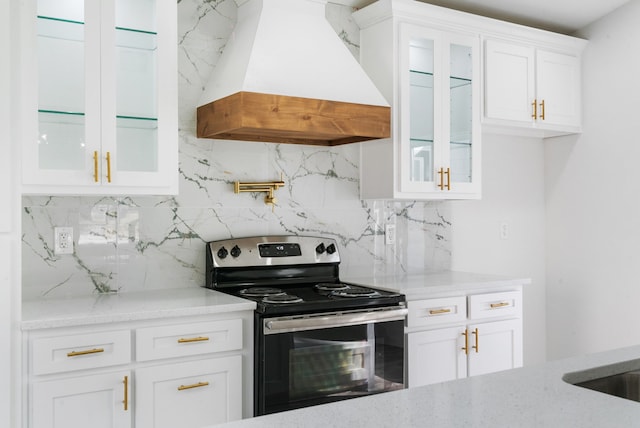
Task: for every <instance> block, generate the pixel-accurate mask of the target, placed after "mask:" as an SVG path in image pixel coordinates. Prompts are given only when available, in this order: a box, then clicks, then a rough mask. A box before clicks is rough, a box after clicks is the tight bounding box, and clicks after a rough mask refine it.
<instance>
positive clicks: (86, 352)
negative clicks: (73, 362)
mask: <svg viewBox="0 0 640 428" xmlns="http://www.w3.org/2000/svg"><path fill="white" fill-rule="evenodd" d="M100 352H104V348H94V349H86V350H84V351H72V352H69V353H67V357H77V356H78V355H89V354H99V353H100Z"/></svg>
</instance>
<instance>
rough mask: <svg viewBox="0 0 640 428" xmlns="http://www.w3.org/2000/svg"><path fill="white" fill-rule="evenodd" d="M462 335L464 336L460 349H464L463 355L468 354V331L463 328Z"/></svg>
mask: <svg viewBox="0 0 640 428" xmlns="http://www.w3.org/2000/svg"><path fill="white" fill-rule="evenodd" d="M462 335H463V336H464V347H463V348H462V350H463V351H464V353H465V355H469V331H468V330H467V329H466V328H465V329H464V331H463V332H462Z"/></svg>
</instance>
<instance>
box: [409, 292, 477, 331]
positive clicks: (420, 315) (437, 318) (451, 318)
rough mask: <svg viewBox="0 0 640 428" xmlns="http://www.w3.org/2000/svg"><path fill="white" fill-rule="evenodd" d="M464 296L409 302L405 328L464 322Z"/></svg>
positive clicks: (465, 310)
mask: <svg viewBox="0 0 640 428" xmlns="http://www.w3.org/2000/svg"><path fill="white" fill-rule="evenodd" d="M466 303H467V302H466V298H465V297H464V296H460V297H445V298H441V299H427V300H416V301H413V302H409V303H408V306H409V315H408V317H407V326H409V327H420V326H429V325H438V324H445V323H452V322H464V320H465V319H466V318H467V304H466Z"/></svg>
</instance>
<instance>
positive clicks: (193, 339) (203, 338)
mask: <svg viewBox="0 0 640 428" xmlns="http://www.w3.org/2000/svg"><path fill="white" fill-rule="evenodd" d="M207 340H209V338H208V337H206V336H198V337H188V338H182V339H178V343H192V342H205V341H207Z"/></svg>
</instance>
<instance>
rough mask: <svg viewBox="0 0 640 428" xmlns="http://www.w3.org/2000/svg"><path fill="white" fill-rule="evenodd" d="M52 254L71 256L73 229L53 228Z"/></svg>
mask: <svg viewBox="0 0 640 428" xmlns="http://www.w3.org/2000/svg"><path fill="white" fill-rule="evenodd" d="M53 252H54V253H55V254H73V227H54V228H53Z"/></svg>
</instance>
